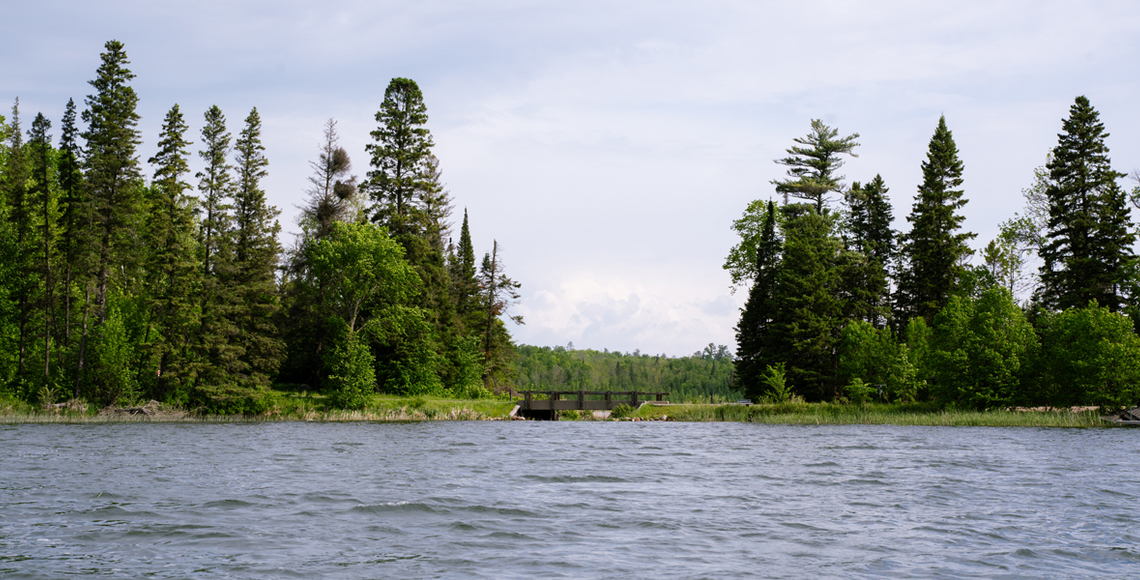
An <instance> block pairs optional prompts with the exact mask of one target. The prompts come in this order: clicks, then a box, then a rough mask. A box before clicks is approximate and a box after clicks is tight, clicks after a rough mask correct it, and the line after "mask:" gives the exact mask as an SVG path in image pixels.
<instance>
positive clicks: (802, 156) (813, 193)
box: [772, 119, 859, 214]
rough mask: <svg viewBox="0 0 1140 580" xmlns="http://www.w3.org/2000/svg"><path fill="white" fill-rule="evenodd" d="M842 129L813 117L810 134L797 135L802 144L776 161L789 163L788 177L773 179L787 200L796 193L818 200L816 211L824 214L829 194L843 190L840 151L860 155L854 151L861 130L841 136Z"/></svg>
mask: <svg viewBox="0 0 1140 580" xmlns="http://www.w3.org/2000/svg"><path fill="white" fill-rule="evenodd" d="M838 136H839V130H838V129H833V128H831V127H828V126H827V125H824V124H823V122H822V121H820V120H819V119H812V122H811V133H808V136H807V137H797V138H796V139H794V141H795V142H796V143H799V144H800V146H796V145H793V146H792V147H791V148H790V149H788V150H787V153H788V156H787V157H784V158H783V159H777V160H776V163H778V164H780V165H784V166H787V167H788V168H789V169H788V177H789V178H788V179H782V180H781V179H776V180H773V181H772V183H773V184H774V185H775V186H776V193H782V194H783V195H784V204H785V205H787V203H788V197H789V196H791V197H795V198H798V199H803V200H807V201H810V202H812V203H814V204H815V211H816V212H818V213H820V214H823V213H825V212H824V204H825V203H826V202H827V196H828V194H830V193H832V192H842V191H843V186H842V184H841V183H840V182H841V181H842V180H843V176H842V175H835V172H836V171H837V170H838V169H839V168H840V167H842V166H843V160H842V159H840V158H839V155H843V154H846V155H850V156H852V157H858V155H856V154H855V153H854V152H853V151H854V149H855V148H856V147H858V146H859V143H857V142H856V141H855V140H856V139H858V138H859V134H858V133H852V134H850V135H848V136H846V137H841V138H837V137H838Z"/></svg>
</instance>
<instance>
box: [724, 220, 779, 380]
mask: <svg viewBox="0 0 1140 580" xmlns="http://www.w3.org/2000/svg"><path fill="white" fill-rule="evenodd" d="M781 245H782V244H781V243H780V240H779V238H778V237H776V204H775V203H774V202H772V201H769V202H768V210H767V213H766V215H765V218H764V225H763V227H762V229H761V233H760V240H759V243H758V244H757V252H756V277H755V279H754V280H753V282H752V289H751V291H750V292H749V293H748V301H747V302H746V303H745V304H744V308H743V309H742V310H741V313H740V322H739V323H738V324H737V326H736V344H737V349H736V363H735V365H736V385H737V388H739V389H741V390H742V391H743V392H744V394H745V395H746V396H748V397H751V398H752V399H753V400H757V399H759V398H761V397H762V396H764V394H765V391H766V387H765V386H764V384H763V382H762V377H763V375H764V372H765V371H766V369H767V367H768V365H770V364H776V363H777V362H778V361H776V360H774V359H773V358H772V356H773V352H772V337H771V325H772V320H773V317H774V316H775V315H776V312H775V304H774V301H773V297H774V292H775V285H776V278H777V276H778V274H779V265H780V250H781Z"/></svg>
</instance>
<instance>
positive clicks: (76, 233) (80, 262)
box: [56, 99, 93, 349]
mask: <svg viewBox="0 0 1140 580" xmlns="http://www.w3.org/2000/svg"><path fill="white" fill-rule="evenodd" d="M75 117H76V115H75V100H74V99H68V100H67V108H66V110H65V112H64V114H63V122H62V124H61V126H60V136H59V161H58V163H57V165H56V168H57V173H58V175H59V189H60V204H61V206H62V207H61V216H60V223H59V226H60V241H61V243H60V251H61V252H62V254H63V272H62V279H61V280H60V294H61V296H60V302H61V303H62V305H63V328H62V337H61V338H62V341H61V342H62V345H63V347H64V348H65V349H67V348H70V347H71V340H72V336H71V327H72V314H71V313H72V305H73V304H74V302H75V300H76V298H77V297H78V296H77V295H76V289H75V287H74V282H75V281H76V280H77V279H78V280H86V279H87V277H88V272H89V271H90V263H91V248H92V246H93V243H92V239H91V234H92V220H93V212H92V211H91V210H92V206H91V203H90V199H89V198H88V197H87V196H86V195H85V191H84V189H83V152H82V150H81V149H80V147H79V144H78V143H77V142H76V140H75V139H76V137H77V136H78V135H79V130H78V129H77V128H76V126H75ZM81 295H82V294H80V296H81Z"/></svg>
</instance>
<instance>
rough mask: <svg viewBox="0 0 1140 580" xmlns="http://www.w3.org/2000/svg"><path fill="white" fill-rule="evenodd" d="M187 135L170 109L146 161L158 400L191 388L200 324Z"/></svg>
mask: <svg viewBox="0 0 1140 580" xmlns="http://www.w3.org/2000/svg"><path fill="white" fill-rule="evenodd" d="M187 129H188V127H187V126H186V123H185V121H184V119H183V116H182V112H181V110H179V108H178V105H174V106H173V107H171V109H170V111H169V112H168V113H167V114H166V118H165V120H164V121H163V124H162V133H161V135H159V141H158V148H159V150H158V153H156V154H155V156H154V157H151V158H150V159H149V160H148V161H147V163H150V164H151V165H153V166H155V172H154V180H153V182H152V186H151V188H150V190H149V191H150V199H149V200H148V201H149V206H150V211H149V213H148V216H147V228H146V232H145V238H144V239H145V240H146V246H147V247H148V248H149V249H150V253H149V254H148V256H147V263H146V279H145V282H144V286H145V292H146V299H147V303H148V305H149V310H150V313H151V324H150V325H148V327H147V329H146V336H144V338H143V343H144V344H145V345H147V351H148V354H149V356H150V357H152V358H153V359H154V364H155V365H156V367H157V368H156V369H155V377H154V383H153V387H152V388H151V393H150V395H151V396H152V397H153V398H156V399H159V400H164V399H166V398H168V397H169V396H171V395H172V394H173V393H174V392H175V391H176V390H178V389H179V388H184V387H188V386H189V380H190V378H191V376H190V373H191V369H190V360H189V352H188V351H189V348H190V341H189V339H190V337H191V336H192V335H193V333H194V331H195V330H196V327H197V324H198V315H197V307H196V305H195V304H194V300H195V296H196V295H197V293H198V292H200V290H201V278H200V272H199V270H198V262H197V260H196V256H197V251H198V248H197V247H196V244H195V240H194V214H193V207H192V202H191V200H190V198H189V196H188V195H187V194H186V192H187V190H189V189H190V184H189V183H186V182H185V181H184V179H185V176H186V175H187V174H188V173H189V172H190V166H189V163H188V157H189V153H188V151H187V147H189V146H190V144H191V142H190V141H188V140H186V138H185V134H186V131H187ZM152 333H153V336H152Z"/></svg>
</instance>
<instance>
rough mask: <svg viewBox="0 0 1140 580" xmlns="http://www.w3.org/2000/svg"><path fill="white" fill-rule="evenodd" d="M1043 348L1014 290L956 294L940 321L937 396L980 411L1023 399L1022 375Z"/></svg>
mask: <svg viewBox="0 0 1140 580" xmlns="http://www.w3.org/2000/svg"><path fill="white" fill-rule="evenodd" d="M1037 346H1038V342H1037V336H1036V335H1035V334H1034V332H1033V327H1032V326H1030V324H1029V322H1028V321H1026V320H1025V316H1024V314H1023V313H1022V311H1021V309H1020V308H1018V307H1017V305H1016V304H1015V303H1014V302H1013V297H1012V296H1011V295H1010V293H1009V290H1006V289H1004V288H996V287H994V288H990V289H988V290H986V291H985V292H983V293H982V296H981V297H980V298H978V299H976V300H974V299H969V298H963V297H961V296H952V297H951V298H950V301H949V303H948V304H947V305H946V307H945V308H943V309H942V311H941V312H939V314H938V316H937V317H935V320H934V343H933V347H934V348H933V353H932V355H931V358H932V363H931V367H932V369H933V371H934V387H935V393H934V394H935V396H936V397H937V398H938V399H939V400H941V401H943V402H946V403H952V404H955V405H958V406H962V407H968V408H975V409H986V408H991V407H1000V406H1008V405H1012V404H1018V403H1022V402H1024V397H1023V395H1022V393H1021V381H1022V377H1023V375H1024V374H1025V372H1026V370H1027V366H1028V363H1029V361H1030V359H1031V358H1032V357H1033V356H1034V355H1035V354H1036V350H1037Z"/></svg>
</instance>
